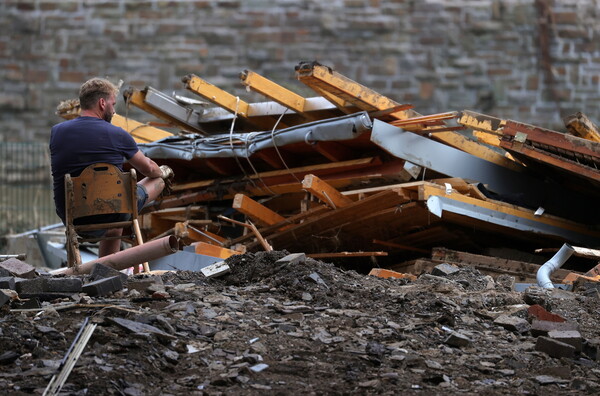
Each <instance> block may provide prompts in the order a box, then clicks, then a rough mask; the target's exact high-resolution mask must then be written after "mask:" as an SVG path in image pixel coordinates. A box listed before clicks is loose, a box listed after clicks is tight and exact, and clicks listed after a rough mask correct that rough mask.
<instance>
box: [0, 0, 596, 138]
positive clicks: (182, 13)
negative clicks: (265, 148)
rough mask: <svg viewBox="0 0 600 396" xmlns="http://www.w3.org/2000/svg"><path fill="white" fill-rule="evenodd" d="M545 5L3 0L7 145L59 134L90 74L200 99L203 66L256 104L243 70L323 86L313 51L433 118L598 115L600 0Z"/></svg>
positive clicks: (549, 119)
mask: <svg viewBox="0 0 600 396" xmlns="http://www.w3.org/2000/svg"><path fill="white" fill-rule="evenodd" d="M545 3H547V4H548V9H547V10H539V8H538V7H536V2H534V1H516V0H479V1H467V0H464V1H459V0H457V1H450V0H419V1H395V0H380V1H350V0H331V1H313V0H311V1H289V0H271V1H258V0H249V1H204V0H203V1H199V0H190V1H171V2H167V1H158V0H148V1H139V2H138V1H127V0H111V1H102V2H93V1H88V0H71V1H60V0H27V1H20V0H19V1H18V0H6V1H2V2H0V26H2V27H3V28H2V29H1V31H0V131H2V132H0V141H1V140H7V141H8V140H11V141H12V140H16V141H25V140H47V139H48V137H49V128H50V126H51V125H52V124H54V123H56V122H58V121H60V119H59V118H58V117H57V116H55V115H54V112H55V108H56V105H57V104H58V103H59V101H61V100H64V99H70V98H74V97H76V95H77V91H78V88H79V85H80V84H81V83H82V82H83V81H84V80H86V79H87V78H89V77H92V76H103V77H109V78H111V79H113V80H115V81H118V80H119V79H123V80H124V82H125V86H129V85H132V86H136V87H138V88H142V87H144V86H146V85H151V86H153V87H154V88H156V89H159V90H161V91H164V92H167V93H169V94H170V93H172V92H173V91H175V92H177V93H179V94H186V95H189V93H187V92H186V91H185V90H184V89H183V86H182V83H181V77H183V76H184V75H186V74H189V73H194V74H197V75H199V76H201V77H203V78H204V79H206V80H208V81H209V82H211V83H213V84H215V85H217V86H219V87H221V88H224V89H226V90H228V91H229V92H231V93H233V94H234V95H239V96H240V98H241V99H244V100H250V101H257V100H260V99H262V97H260V96H258V94H251V93H248V92H246V91H245V89H244V87H243V86H242V85H241V84H240V83H239V79H238V77H237V76H238V73H239V72H240V71H242V70H244V69H249V70H253V71H255V72H257V73H259V74H262V75H264V76H267V77H268V78H270V79H272V80H274V81H275V82H277V83H280V84H283V85H284V86H286V87H287V88H289V89H292V90H293V91H296V92H297V93H299V94H301V95H304V96H314V95H315V94H314V92H312V91H311V90H310V89H308V88H306V87H304V86H303V85H302V84H300V83H299V82H297V81H295V80H294V72H293V70H294V69H293V67H294V65H296V64H298V62H299V61H301V60H308V61H311V60H316V61H319V62H320V63H322V64H325V65H327V66H331V67H333V68H334V69H335V70H337V71H339V72H340V73H342V74H344V75H346V76H348V77H349V78H351V79H353V80H356V81H358V82H360V83H362V84H364V85H366V86H369V87H371V88H373V89H375V90H377V91H379V92H380V93H382V94H384V95H387V96H389V97H391V98H392V99H394V100H396V101H398V102H401V103H412V104H413V105H415V110H417V111H418V112H420V113H422V114H431V113H439V112H445V111H452V110H462V109H470V110H474V111H479V112H483V113H486V114H490V115H493V116H496V117H501V118H510V119H516V120H518V121H523V122H527V123H531V124H535V125H539V126H542V127H550V128H556V129H557V128H560V127H561V125H562V121H561V117H562V116H565V115H567V114H571V113H573V112H575V111H582V112H584V113H586V114H587V115H588V116H589V117H590V118H591V119H592V120H595V121H596V122H598V121H600V62H599V61H600V39H599V38H600V24H598V23H597V20H598V17H599V16H600V8H599V7H598V5H597V1H595V0H580V1H551V2H545ZM544 18H546V19H548V18H550V20H546V19H544ZM546 26H549V28H545V27H546ZM545 43H547V44H545ZM117 111H118V112H120V113H125V108H124V104H123V103H122V101H121V102H120V103H119V106H118V107H117ZM129 115H131V116H132V117H134V118H138V119H139V118H142V119H141V121H147V119H143V118H144V117H148V116H147V115H146V114H145V113H143V112H141V111H139V110H134V109H131V110H129Z"/></svg>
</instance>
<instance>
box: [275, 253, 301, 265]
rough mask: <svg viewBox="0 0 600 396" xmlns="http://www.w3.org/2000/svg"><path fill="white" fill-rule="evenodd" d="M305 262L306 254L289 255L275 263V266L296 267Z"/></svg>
mask: <svg viewBox="0 0 600 396" xmlns="http://www.w3.org/2000/svg"><path fill="white" fill-rule="evenodd" d="M305 261H306V254H304V253H293V254H288V255H287V256H285V257H283V258H280V259H279V260H277V261H275V265H289V264H292V265H295V264H302V263H304V262H305Z"/></svg>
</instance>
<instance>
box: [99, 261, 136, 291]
mask: <svg viewBox="0 0 600 396" xmlns="http://www.w3.org/2000/svg"><path fill="white" fill-rule="evenodd" d="M113 276H119V277H121V281H122V282H123V283H125V282H127V279H128V276H127V274H124V273H123V272H121V271H117V270H116V269H114V268H112V267H109V266H108V265H104V264H100V263H96V264H94V266H93V267H92V271H91V272H90V279H91V280H92V281H95V280H98V279H104V278H112V277H113ZM130 289H131V288H130Z"/></svg>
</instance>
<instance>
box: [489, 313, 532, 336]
mask: <svg viewBox="0 0 600 396" xmlns="http://www.w3.org/2000/svg"><path fill="white" fill-rule="evenodd" d="M494 324H497V325H499V326H502V327H504V328H505V329H506V330H510V331H516V332H517V333H525V332H527V331H529V328H530V325H529V322H528V321H526V320H525V319H521V318H519V317H516V316H508V315H500V316H498V317H497V318H496V320H494Z"/></svg>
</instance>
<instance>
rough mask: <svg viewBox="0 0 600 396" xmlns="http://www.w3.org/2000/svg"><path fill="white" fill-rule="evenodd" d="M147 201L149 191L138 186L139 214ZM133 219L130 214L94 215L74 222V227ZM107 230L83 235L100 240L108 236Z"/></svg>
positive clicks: (83, 234)
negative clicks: (99, 238)
mask: <svg viewBox="0 0 600 396" xmlns="http://www.w3.org/2000/svg"><path fill="white" fill-rule="evenodd" d="M146 201H148V191H146V188H145V187H144V186H142V185H141V184H138V185H137V210H138V213H140V212H141V211H142V209H143V208H144V206H145V205H146V203H147V202H146ZM130 218H131V215H130V214H129V213H115V214H103V215H94V216H85V217H80V218H78V219H75V221H73V224H74V225H84V224H99V223H114V222H117V221H127V220H129V219H130ZM106 231H107V230H93V231H85V233H82V234H81V235H82V236H85V237H87V238H98V237H101V236H103V235H104V234H106Z"/></svg>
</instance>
